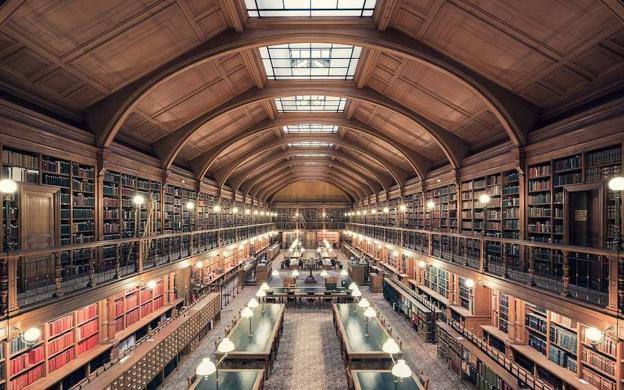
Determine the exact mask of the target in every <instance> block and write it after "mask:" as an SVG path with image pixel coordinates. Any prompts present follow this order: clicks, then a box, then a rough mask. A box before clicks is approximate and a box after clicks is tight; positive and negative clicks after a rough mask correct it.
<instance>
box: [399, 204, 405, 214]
mask: <svg viewBox="0 0 624 390" xmlns="http://www.w3.org/2000/svg"><path fill="white" fill-rule="evenodd" d="M399 211H400V212H402V213H404V212H406V211H407V206H406V205H404V204H400V205H399Z"/></svg>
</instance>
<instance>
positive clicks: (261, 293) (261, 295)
mask: <svg viewBox="0 0 624 390" xmlns="http://www.w3.org/2000/svg"><path fill="white" fill-rule="evenodd" d="M264 297H266V291H264V290H263V289H262V287H261V288H260V290H258V291H257V292H256V298H264Z"/></svg>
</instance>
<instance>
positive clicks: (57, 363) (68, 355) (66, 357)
mask: <svg viewBox="0 0 624 390" xmlns="http://www.w3.org/2000/svg"><path fill="white" fill-rule="evenodd" d="M74 357H75V354H74V349H73V348H70V349H68V350H67V351H65V352H63V353H60V354H58V355H56V356H54V357H53V358H52V359H50V360H48V367H49V371H50V372H52V371H54V370H56V369H59V368H61V367H63V366H64V365H65V364H67V363H69V362H70V361H72V360H73V359H74Z"/></svg>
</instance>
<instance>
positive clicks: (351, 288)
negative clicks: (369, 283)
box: [349, 282, 358, 291]
mask: <svg viewBox="0 0 624 390" xmlns="http://www.w3.org/2000/svg"><path fill="white" fill-rule="evenodd" d="M357 288H358V286H357V284H355V282H351V284H350V285H349V290H351V291H353V290H356V289H357Z"/></svg>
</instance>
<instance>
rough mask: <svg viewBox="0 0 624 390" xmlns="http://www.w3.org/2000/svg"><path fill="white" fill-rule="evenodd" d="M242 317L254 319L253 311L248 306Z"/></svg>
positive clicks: (242, 312)
mask: <svg viewBox="0 0 624 390" xmlns="http://www.w3.org/2000/svg"><path fill="white" fill-rule="evenodd" d="M241 317H243V318H251V317H253V310H251V309H250V308H249V307H248V306H245V308H244V309H243V310H242V311H241Z"/></svg>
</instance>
